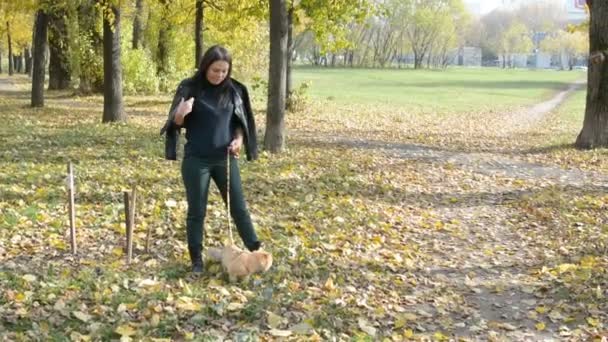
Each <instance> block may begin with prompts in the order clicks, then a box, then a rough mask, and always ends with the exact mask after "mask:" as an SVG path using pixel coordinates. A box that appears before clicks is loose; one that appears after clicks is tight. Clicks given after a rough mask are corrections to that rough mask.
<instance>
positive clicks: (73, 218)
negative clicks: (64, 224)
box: [68, 162, 76, 255]
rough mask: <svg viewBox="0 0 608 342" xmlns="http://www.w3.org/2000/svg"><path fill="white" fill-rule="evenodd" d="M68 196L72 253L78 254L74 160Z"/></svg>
mask: <svg viewBox="0 0 608 342" xmlns="http://www.w3.org/2000/svg"><path fill="white" fill-rule="evenodd" d="M68 196H69V203H70V205H69V211H70V247H71V249H72V254H74V255H76V213H75V208H74V171H73V167H72V162H69V163H68Z"/></svg>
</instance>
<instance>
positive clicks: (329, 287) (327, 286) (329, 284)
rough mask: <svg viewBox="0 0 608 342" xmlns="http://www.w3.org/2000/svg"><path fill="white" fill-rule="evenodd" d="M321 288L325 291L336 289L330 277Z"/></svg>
mask: <svg viewBox="0 0 608 342" xmlns="http://www.w3.org/2000/svg"><path fill="white" fill-rule="evenodd" d="M323 287H324V288H325V289H326V290H333V289H335V288H336V286H335V285H334V280H333V279H332V278H331V277H329V278H327V281H326V282H325V285H323Z"/></svg>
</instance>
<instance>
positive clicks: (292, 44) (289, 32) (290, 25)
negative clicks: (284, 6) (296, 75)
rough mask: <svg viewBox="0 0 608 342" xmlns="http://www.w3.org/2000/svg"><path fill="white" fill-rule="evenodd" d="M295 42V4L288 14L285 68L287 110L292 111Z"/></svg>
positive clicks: (290, 7)
mask: <svg viewBox="0 0 608 342" xmlns="http://www.w3.org/2000/svg"><path fill="white" fill-rule="evenodd" d="M294 47H295V42H294V40H293V4H292V5H291V6H289V11H288V12H287V58H286V63H287V64H286V66H285V87H286V88H285V97H286V98H285V103H286V104H287V109H291V93H292V92H293V81H292V78H291V65H292V60H291V59H292V57H293V50H294Z"/></svg>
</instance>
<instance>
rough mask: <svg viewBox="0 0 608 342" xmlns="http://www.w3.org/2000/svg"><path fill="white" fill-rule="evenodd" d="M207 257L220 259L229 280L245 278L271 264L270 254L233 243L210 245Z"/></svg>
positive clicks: (267, 267) (263, 270) (265, 268)
mask: <svg viewBox="0 0 608 342" xmlns="http://www.w3.org/2000/svg"><path fill="white" fill-rule="evenodd" d="M207 255H208V256H209V259H211V260H215V261H221V263H222V266H223V267H224V270H225V271H226V272H227V273H228V277H229V278H230V281H231V282H233V281H235V280H237V279H239V278H241V279H242V278H245V279H246V278H247V277H249V275H251V274H253V273H255V272H266V271H268V269H269V268H270V266H272V255H271V254H270V253H268V252H262V251H254V252H249V251H244V250H241V249H240V248H238V247H236V246H234V245H228V246H224V247H223V248H217V247H210V248H209V249H208V250H207Z"/></svg>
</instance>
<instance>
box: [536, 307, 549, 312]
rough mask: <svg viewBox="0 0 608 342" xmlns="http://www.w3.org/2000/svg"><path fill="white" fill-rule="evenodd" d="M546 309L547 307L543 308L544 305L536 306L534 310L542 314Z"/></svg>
mask: <svg viewBox="0 0 608 342" xmlns="http://www.w3.org/2000/svg"><path fill="white" fill-rule="evenodd" d="M546 311H547V308H545V307H544V306H537V307H536V312H538V313H539V314H544V313H545V312H546Z"/></svg>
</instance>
